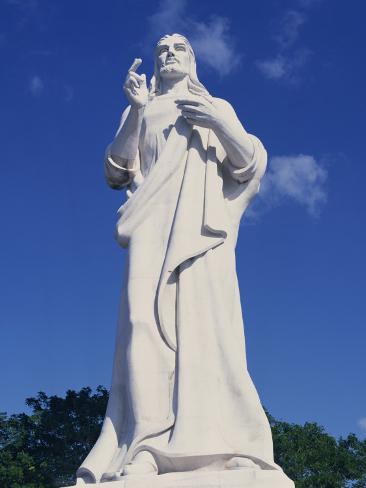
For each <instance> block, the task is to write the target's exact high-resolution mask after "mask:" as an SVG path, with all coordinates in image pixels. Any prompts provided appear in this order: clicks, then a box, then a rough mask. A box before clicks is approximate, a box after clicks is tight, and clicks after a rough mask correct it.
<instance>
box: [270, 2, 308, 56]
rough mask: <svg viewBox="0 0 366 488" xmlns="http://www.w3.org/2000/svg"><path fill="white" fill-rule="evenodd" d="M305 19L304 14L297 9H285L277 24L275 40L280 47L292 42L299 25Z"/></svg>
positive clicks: (287, 45)
mask: <svg viewBox="0 0 366 488" xmlns="http://www.w3.org/2000/svg"><path fill="white" fill-rule="evenodd" d="M305 21H306V15H305V14H304V13H303V12H300V11H299V10H287V11H286V12H285V13H284V14H283V16H282V18H281V20H280V22H279V24H278V29H277V32H276V34H275V35H274V38H275V40H276V41H277V42H278V44H279V45H280V46H281V47H282V48H288V47H290V46H292V44H294V43H295V42H296V41H297V39H298V37H299V34H300V29H301V26H302V25H303V24H304V23H305Z"/></svg>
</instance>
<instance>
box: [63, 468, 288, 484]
mask: <svg viewBox="0 0 366 488" xmlns="http://www.w3.org/2000/svg"><path fill="white" fill-rule="evenodd" d="M66 488H295V484H294V482H293V481H291V480H290V479H289V478H288V477H287V476H286V475H285V474H284V473H283V472H281V471H275V470H268V471H265V470H256V469H249V468H248V469H237V470H230V471H229V470H226V471H204V472H203V471H199V472H197V471H187V472H183V473H182V472H180V473H167V474H161V475H145V476H143V475H141V476H124V477H123V478H121V480H120V481H108V482H104V483H97V484H89V483H88V484H85V483H84V482H78V483H77V484H76V485H74V486H73V487H71V486H69V487H66Z"/></svg>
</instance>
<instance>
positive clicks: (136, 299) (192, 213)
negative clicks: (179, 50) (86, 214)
mask: <svg viewBox="0 0 366 488" xmlns="http://www.w3.org/2000/svg"><path fill="white" fill-rule="evenodd" d="M222 102H223V101H222ZM222 109H223V110H229V108H228V104H226V102H225V103H222ZM231 110H232V109H231ZM125 118H126V113H125V115H124V117H123V120H122V124H123V122H124V119H125ZM250 137H251V139H252V141H253V145H254V155H253V158H252V161H250V162H249V164H246V165H244V164H243V168H236V167H235V166H233V165H232V164H231V163H230V161H229V160H228V158H227V156H226V154H225V151H224V149H223V147H222V146H221V144H220V142H219V140H218V138H217V137H216V135H215V133H214V132H213V131H212V130H208V129H204V128H200V127H196V126H193V127H192V126H191V125H189V124H188V123H187V122H186V121H185V120H184V119H183V118H182V117H180V116H179V111H178V110H177V108H176V106H175V104H174V99H173V98H171V97H170V96H169V95H167V96H159V97H156V98H154V99H153V100H152V101H151V102H150V103H149V104H148V105H147V107H146V110H145V113H144V120H143V124H142V130H141V136H140V142H139V153H138V156H137V160H136V165H138V166H139V167H140V168H141V171H142V175H143V177H144V180H143V182H142V184H141V185H140V186H139V187H138V188H137V189H136V190H135V191H134V193H132V196H130V198H129V199H128V200H127V202H126V203H125V204H124V205H122V207H121V208H120V209H119V212H118V214H119V220H118V223H117V236H116V237H117V240H118V242H119V243H120V245H121V246H122V247H125V248H128V263H127V265H126V270H125V277H124V284H123V291H122V300H121V310H120V318H119V325H118V332H117V337H116V348H115V359H114V368H113V378H112V387H111V391H110V398H109V403H108V408H107V412H106V417H105V420H104V424H103V427H102V432H101V434H100V437H99V439H98V441H97V443H96V444H95V446H94V447H93V449H92V451H91V452H90V454H89V455H88V457H87V458H86V460H85V461H84V462H83V464H82V466H81V467H80V468H79V470H78V476H79V477H82V478H84V479H85V480H88V481H91V482H98V481H100V480H102V481H103V480H110V479H115V477H116V473H117V475H118V473H120V472H121V470H122V469H123V466H124V465H125V464H126V463H129V462H133V459H134V456H136V454H137V453H139V452H141V451H148V452H150V453H151V454H152V455H153V456H154V458H155V461H156V463H157V466H158V469H159V474H161V473H166V472H170V471H187V470H194V469H198V468H205V467H206V469H213V467H216V469H217V468H218V467H219V468H223V466H224V462H225V461H226V460H228V459H230V458H231V457H233V456H243V457H247V458H250V459H252V460H253V461H255V463H256V464H257V465H258V466H260V467H261V468H262V469H280V468H279V467H278V466H277V465H276V464H275V463H274V461H273V448H272V437H271V431H270V427H269V424H268V421H267V418H266V416H265V413H264V411H263V409H262V407H261V404H260V400H259V398H258V394H257V392H256V390H255V387H254V385H253V383H252V380H251V378H250V376H249V373H248V370H247V364H246V355H245V340H244V329H243V319H242V310H241V304H240V294H239V287H238V282H237V275H236V264H235V246H236V241H237V234H238V228H239V223H240V219H241V217H242V215H243V213H244V211H245V209H246V208H247V206H248V204H249V202H250V200H251V198H252V197H253V196H254V195H255V194H256V193H257V191H258V189H259V181H260V178H261V177H262V175H263V173H264V170H265V166H266V151H265V149H264V148H263V146H262V144H261V142H260V141H259V140H258V139H257V138H256V137H255V136H252V135H250ZM106 175H107V180H108V182H109V184H110V185H111V186H113V187H116V188H122V187H123V186H125V185H126V184H127V183H131V178H130V173H129V172H128V171H126V170H125V169H124V168H121V167H120V166H119V165H118V164H117V163H116V162H115V161H114V160H113V158H111V157H110V154H108V153H107V158H106ZM210 466H211V467H212V468H210Z"/></svg>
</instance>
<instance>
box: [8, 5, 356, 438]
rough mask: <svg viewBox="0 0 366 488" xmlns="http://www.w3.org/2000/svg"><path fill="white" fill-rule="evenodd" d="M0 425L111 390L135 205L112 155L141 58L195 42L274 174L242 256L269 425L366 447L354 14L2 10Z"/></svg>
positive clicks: (246, 231) (209, 77) (321, 9)
mask: <svg viewBox="0 0 366 488" xmlns="http://www.w3.org/2000/svg"><path fill="white" fill-rule="evenodd" d="M0 11H1V13H0V56H1V65H2V76H1V79H0V97H1V112H0V121H1V133H0V138H1V146H0V147H1V167H2V171H1V173H2V178H1V181H0V195H1V197H0V198H1V211H2V215H1V224H2V238H1V247H2V251H1V254H0V260H1V274H0V290H1V293H0V310H1V313H0V325H1V332H0V334H1V337H0V368H1V371H2V374H1V379H0V391H1V399H0V410H2V411H7V412H9V413H13V412H19V411H22V410H24V408H25V407H24V399H25V398H26V397H28V396H32V395H34V394H36V393H37V391H39V390H44V391H45V392H46V393H48V394H60V395H62V394H64V392H65V391H66V390H67V389H68V388H75V389H78V388H80V387H82V386H86V385H90V386H96V385H98V384H103V385H106V386H108V385H109V382H110V376H111V364H112V354H113V347H114V333H115V324H116V319H117V313H118V302H119V293H120V287H121V276H122V269H123V262H124V253H123V251H122V250H121V249H120V248H119V247H118V246H117V244H116V242H115V241H114V239H113V233H114V224H115V220H116V210H117V208H118V207H119V206H120V204H121V202H122V200H123V199H124V195H123V193H121V192H115V191H112V190H111V189H109V188H108V187H107V185H106V184H105V182H104V177H103V165H102V159H103V153H104V148H105V146H106V144H107V143H109V142H110V140H111V138H112V136H113V134H114V131H115V129H116V125H117V123H118V119H119V117H120V113H121V111H122V109H123V108H124V106H125V105H126V101H125V99H124V96H123V93H122V90H121V85H122V83H123V80H124V77H125V73H126V70H127V69H128V67H129V66H130V64H131V62H132V60H133V59H134V58H135V57H142V58H143V64H142V66H141V67H140V69H139V72H140V73H142V72H145V73H146V74H147V75H148V77H149V76H151V72H152V51H153V46H154V43H155V42H156V40H157V39H158V38H159V37H160V36H161V35H163V34H165V33H167V32H173V31H174V32H176V31H178V32H181V33H183V34H186V35H187V36H188V37H189V39H190V40H191V41H192V44H193V47H194V48H195V50H196V54H197V58H198V73H199V76H200V79H201V81H202V82H203V83H204V84H205V85H206V86H207V87H208V89H209V90H210V92H211V93H212V94H213V95H215V96H218V97H222V98H226V99H227V100H229V101H230V102H231V103H232V104H233V106H234V107H235V109H236V111H237V113H238V115H239V117H240V118H241V120H242V122H243V124H244V125H245V126H246V128H247V130H248V131H249V132H253V133H254V134H256V135H257V136H259V137H260V138H261V140H262V141H263V143H264V145H265V146H266V148H267V150H268V153H269V157H270V164H269V169H268V173H267V177H266V180H265V181H264V183H263V186H262V191H261V194H260V196H259V197H258V198H257V200H256V202H255V204H254V205H253V207H252V208H251V211H250V214H249V215H248V217H247V218H246V219H245V220H244V221H243V223H242V226H241V232H240V237H239V242H238V248H237V256H238V260H237V261H238V275H239V280H240V284H241V294H242V302H243V308H244V317H245V323H246V337H247V348H248V361H249V369H250V372H251V374H252V377H253V379H254V381H255V383H256V386H257V389H258V391H259V393H260V396H261V399H262V401H263V403H264V405H266V407H267V408H268V409H269V410H270V411H271V413H272V414H273V415H274V416H275V417H277V418H281V419H284V420H287V421H291V422H300V423H303V422H305V421H317V422H319V423H320V424H322V425H324V426H325V428H326V429H327V430H328V431H329V432H330V433H332V434H334V435H336V436H339V435H346V434H347V433H348V432H355V433H356V434H358V435H359V436H361V437H364V436H365V433H366V384H365V383H366V374H365V369H366V368H365V344H366V327H365V307H364V305H365V299H364V298H365V275H366V266H365V257H364V253H365V249H366V232H365V223H364V222H365V218H364V212H365V209H366V205H365V203H366V202H365V194H366V192H365V188H364V186H365V180H366V166H365V157H364V140H365V138H364V123H363V122H364V109H365V103H364V102H365V99H364V87H365V76H364V75H365V68H364V63H363V61H362V60H363V59H364V48H363V45H364V37H365V34H364V18H365V14H366V7H365V5H364V3H363V2H362V1H357V0H356V1H354V2H348V3H347V8H345V3H344V2H343V1H340V0H332V1H331V0H288V1H281V0H256V1H255V2H254V1H242V2H238V1H234V0H227V1H225V2H219V1H216V0H215V1H210V2H208V1H201V2H194V1H193V0H187V1H186V2H184V1H182V0H176V1H175V2H174V3H171V2H162V3H161V2H155V1H153V0H151V1H146V0H134V1H130V0H106V1H104V2H101V1H95V0H89V1H87V0H78V1H75V0H74V1H71V0H65V1H62V2H58V1H55V0H47V1H46V0H1V2H0Z"/></svg>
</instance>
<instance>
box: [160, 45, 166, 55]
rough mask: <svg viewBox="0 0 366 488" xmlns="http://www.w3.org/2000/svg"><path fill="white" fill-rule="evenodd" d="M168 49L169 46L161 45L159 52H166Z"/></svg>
mask: <svg viewBox="0 0 366 488" xmlns="http://www.w3.org/2000/svg"><path fill="white" fill-rule="evenodd" d="M167 50H168V48H167V47H166V46H165V47H161V48H160V49H159V54H163V53H164V52H166V51H167Z"/></svg>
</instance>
